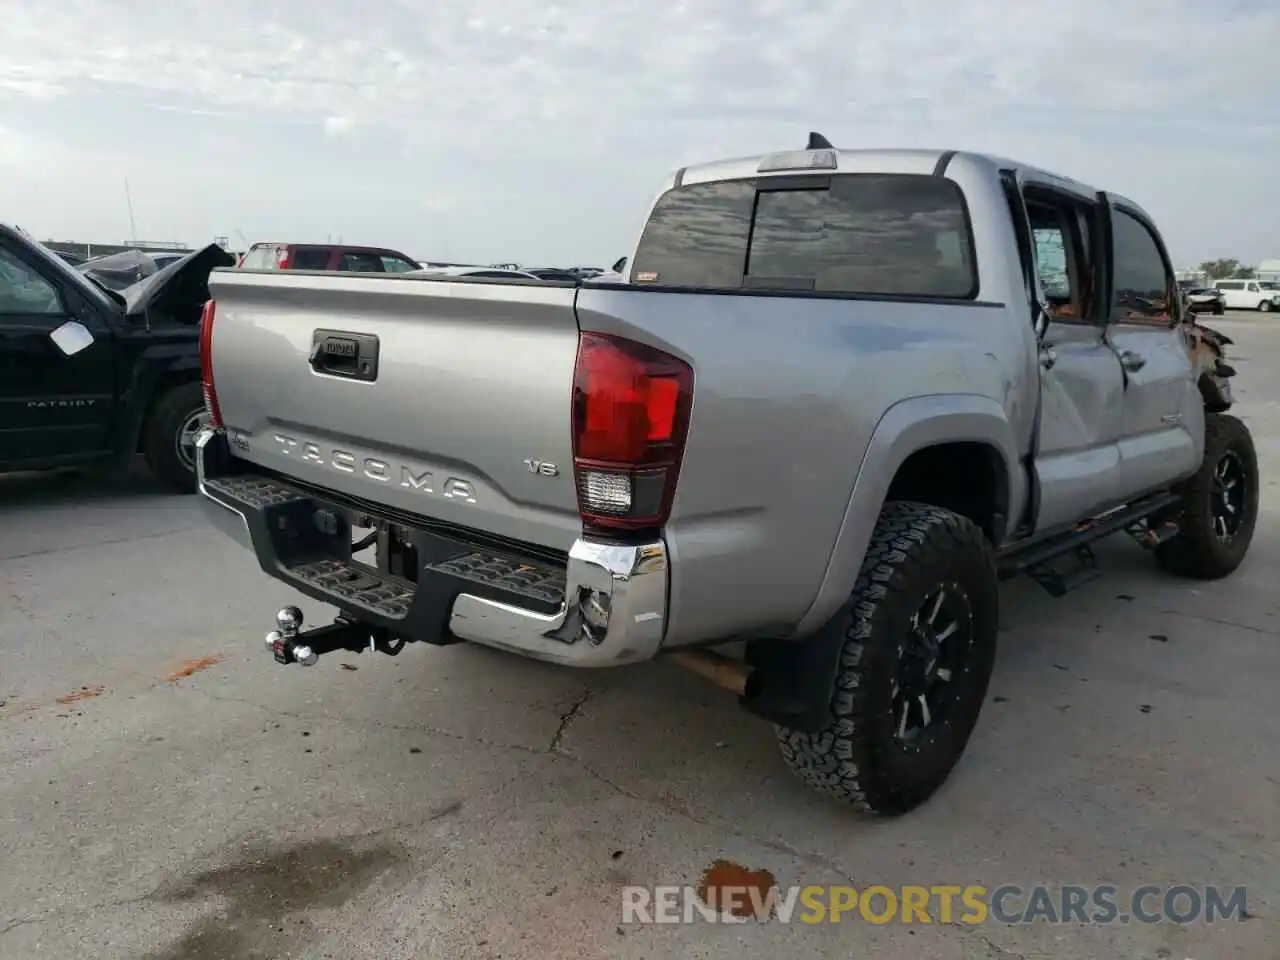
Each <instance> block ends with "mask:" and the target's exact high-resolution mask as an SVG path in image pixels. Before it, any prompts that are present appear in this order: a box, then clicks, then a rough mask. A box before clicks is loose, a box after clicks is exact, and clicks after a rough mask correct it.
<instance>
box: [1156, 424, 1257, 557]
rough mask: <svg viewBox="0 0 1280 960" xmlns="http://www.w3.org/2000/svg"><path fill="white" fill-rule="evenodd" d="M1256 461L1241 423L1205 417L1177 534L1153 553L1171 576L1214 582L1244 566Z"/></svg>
mask: <svg viewBox="0 0 1280 960" xmlns="http://www.w3.org/2000/svg"><path fill="white" fill-rule="evenodd" d="M1258 493H1259V489H1258V456H1257V453H1256V451H1255V450H1254V446H1253V436H1252V435H1251V434H1250V433H1249V428H1248V427H1247V426H1245V424H1244V423H1243V421H1241V420H1240V419H1238V418H1237V417H1233V416H1231V415H1230V414H1227V413H1210V414H1207V415H1206V416H1205V437H1204V459H1203V460H1202V461H1201V464H1200V470H1199V472H1198V473H1196V475H1195V476H1193V477H1192V478H1191V479H1190V480H1188V481H1187V483H1186V486H1185V487H1184V488H1183V491H1182V503H1181V504H1180V505H1179V507H1178V526H1179V532H1178V535H1177V536H1175V537H1174V538H1173V539H1172V540H1169V541H1167V542H1165V543H1163V544H1161V545H1160V546H1159V547H1158V548H1157V549H1156V562H1157V563H1159V564H1160V566H1161V567H1163V568H1164V569H1165V570H1168V571H1169V572H1170V573H1175V574H1178V575H1179V576H1184V577H1194V578H1196V579H1200V580H1216V579H1219V578H1221V577H1225V576H1227V575H1228V574H1230V573H1232V572H1234V571H1235V569H1236V568H1237V567H1238V566H1240V564H1241V563H1242V562H1243V561H1244V557H1245V554H1246V553H1248V552H1249V545H1250V543H1251V542H1252V541H1253V531H1254V528H1255V526H1256V525H1257V522H1258Z"/></svg>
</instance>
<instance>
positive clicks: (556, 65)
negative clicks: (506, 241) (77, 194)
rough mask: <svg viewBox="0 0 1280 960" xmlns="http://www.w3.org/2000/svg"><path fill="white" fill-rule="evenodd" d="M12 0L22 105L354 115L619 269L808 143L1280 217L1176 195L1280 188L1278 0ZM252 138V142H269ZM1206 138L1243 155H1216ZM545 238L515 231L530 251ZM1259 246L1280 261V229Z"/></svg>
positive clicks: (7, 68) (392, 150) (484, 196)
mask: <svg viewBox="0 0 1280 960" xmlns="http://www.w3.org/2000/svg"><path fill="white" fill-rule="evenodd" d="M5 6H6V14H5V28H4V30H3V31H2V32H0V97H4V96H8V97H10V98H15V99H29V98H31V97H33V96H40V97H43V98H45V102H46V103H50V102H52V103H54V104H59V103H61V104H71V103H73V102H74V101H75V99H76V98H77V97H84V96H86V95H90V94H93V93H95V92H101V91H114V92H116V93H118V94H119V95H121V96H129V97H134V98H137V99H138V100H139V101H142V102H148V103H152V104H158V103H179V102H180V103H182V104H185V105H187V106H188V108H189V109H188V112H189V113H190V112H194V111H208V112H210V113H230V114H238V115H245V116H248V117H250V118H252V119H253V120H254V122H256V123H259V124H273V123H275V124H289V125H292V124H311V125H313V129H318V130H321V131H323V132H324V133H326V134H328V135H329V136H330V137H334V136H341V135H343V134H345V133H347V132H349V130H350V128H351V118H355V117H358V118H359V119H360V129H361V134H362V135H361V138H360V141H361V142H362V143H363V142H365V141H366V140H368V141H369V142H371V143H376V144H378V146H377V149H378V151H379V153H378V156H379V163H380V164H381V170H380V176H382V178H383V180H384V181H385V182H386V184H387V189H388V191H392V190H395V191H396V192H402V191H403V189H404V188H405V187H406V186H407V185H408V184H409V183H410V182H411V180H412V179H414V178H415V177H416V178H420V177H422V176H425V175H427V174H429V175H430V177H431V178H432V180H433V183H432V189H433V190H434V189H436V187H437V186H438V184H437V183H436V182H435V181H439V180H440V179H441V178H443V179H444V180H445V181H447V182H446V183H444V184H439V186H441V188H442V189H443V190H444V192H447V193H448V194H449V195H451V196H453V195H455V194H456V195H459V196H461V195H464V194H465V195H467V196H470V197H471V198H472V199H471V200H469V201H466V202H464V201H463V200H461V199H460V200H459V202H458V203H457V204H456V205H455V208H454V209H455V210H456V213H455V214H450V216H457V217H458V218H462V217H465V216H467V215H468V214H467V212H466V211H468V210H470V215H471V216H473V217H474V216H475V215H477V214H478V213H484V214H485V215H486V216H487V217H489V218H490V219H492V218H494V217H502V216H509V217H512V218H521V219H522V220H524V219H529V218H531V217H534V216H542V217H544V218H545V217H547V216H549V215H552V208H553V207H554V206H556V205H559V206H563V205H564V204H565V202H566V200H567V199H568V198H569V197H570V195H571V196H572V202H573V203H574V204H575V206H576V207H578V208H580V209H582V210H584V211H585V210H592V209H594V214H593V216H594V221H593V222H594V223H595V225H594V226H593V225H592V224H591V222H588V221H591V217H590V216H587V215H586V214H583V216H581V217H579V216H578V211H577V210H575V211H570V212H568V214H567V215H566V216H564V217H562V218H557V222H560V223H562V224H563V225H564V226H566V227H567V226H568V225H569V224H572V225H573V226H574V227H575V229H582V230H586V231H587V232H588V233H587V235H588V236H592V238H593V239H592V242H593V243H596V242H605V238H606V237H611V238H613V239H610V240H607V242H608V243H610V244H613V246H611V247H610V248H609V250H608V251H607V252H608V253H609V254H612V252H613V249H614V248H615V247H621V246H625V244H626V243H627V242H629V235H628V231H633V230H634V227H635V220H636V217H637V216H639V215H640V212H639V211H638V210H637V209H635V208H634V207H628V206H627V205H628V204H637V203H638V204H640V206H641V208H642V207H643V204H644V202H645V201H647V199H648V198H649V197H650V196H651V194H652V191H653V189H654V187H655V186H656V184H657V181H658V179H659V178H660V176H661V174H662V173H663V172H665V171H666V170H668V169H672V168H674V167H677V166H680V165H683V164H685V163H691V162H697V161H700V160H705V159H711V158H714V157H717V156H721V155H734V154H743V153H756V152H763V151H767V150H772V149H777V148H778V147H779V146H782V145H785V144H788V143H792V142H798V141H799V140H800V138H802V137H803V136H804V133H805V132H807V131H808V130H809V129H819V130H822V131H823V132H824V133H826V134H827V135H828V136H830V137H831V138H832V139H833V140H834V141H835V142H836V143H837V144H839V145H842V146H850V147H856V146H864V145H865V146H880V145H903V146H940V147H960V148H977V149H988V150H992V151H998V152H1001V153H1004V154H1008V155H1014V156H1018V157H1025V158H1026V159H1028V160H1030V161H1032V162H1036V163H1039V164H1041V165H1046V166H1050V167H1052V168H1054V169H1057V170H1060V171H1061V172H1063V173H1066V174H1068V175H1073V176H1078V177H1079V178H1081V179H1086V180H1088V179H1090V178H1094V179H1096V178H1110V181H1109V182H1108V183H1105V184H1103V185H1104V186H1114V185H1115V184H1116V183H1117V182H1118V183H1119V184H1120V185H1119V186H1118V187H1117V188H1118V189H1120V190H1122V191H1123V192H1129V193H1134V192H1135V188H1136V190H1137V191H1139V192H1140V191H1141V190H1142V189H1144V185H1145V184H1148V183H1150V182H1151V181H1152V179H1153V178H1152V177H1151V176H1150V172H1151V169H1152V168H1153V167H1159V169H1160V170H1161V171H1162V173H1161V176H1160V177H1159V178H1158V179H1163V180H1167V181H1170V182H1169V183H1168V184H1167V185H1166V186H1162V187H1160V188H1159V190H1158V191H1155V190H1153V192H1152V193H1151V195H1149V196H1141V197H1139V198H1138V199H1140V200H1141V201H1143V202H1144V203H1146V205H1148V206H1151V207H1153V208H1155V210H1156V212H1157V213H1159V214H1163V215H1165V216H1166V217H1172V218H1173V220H1174V223H1175V225H1174V229H1175V231H1176V232H1178V234H1179V237H1180V238H1182V239H1184V240H1185V241H1186V242H1187V243H1189V244H1204V243H1209V242H1212V243H1217V244H1226V243H1228V242H1229V241H1230V238H1229V237H1227V236H1226V235H1225V233H1226V231H1228V229H1229V225H1228V224H1227V223H1226V221H1225V219H1224V218H1225V217H1226V216H1228V215H1229V214H1231V215H1233V212H1235V211H1239V212H1244V211H1246V210H1249V209H1254V208H1256V206H1257V204H1258V202H1259V201H1260V200H1261V199H1262V198H1263V197H1264V196H1265V197H1267V198H1270V199H1269V202H1270V203H1271V205H1272V207H1274V206H1275V205H1276V204H1277V203H1280V197H1277V190H1280V187H1277V186H1275V185H1274V184H1272V183H1270V182H1268V183H1254V182H1249V181H1247V180H1244V181H1241V178H1240V176H1236V177H1232V178H1227V177H1222V178H1220V179H1221V182H1220V185H1215V186H1214V188H1213V189H1215V190H1218V191H1220V193H1219V194H1218V195H1216V196H1214V197H1213V198H1212V202H1211V203H1210V202H1207V201H1206V202H1204V203H1203V204H1202V207H1203V209H1202V207H1201V206H1196V205H1195V203H1192V204H1191V206H1190V207H1189V208H1188V209H1194V210H1195V211H1196V213H1195V216H1194V218H1193V216H1192V215H1191V214H1190V213H1187V212H1185V211H1183V212H1181V213H1180V212H1179V211H1180V209H1181V208H1182V206H1183V205H1184V204H1185V202H1186V201H1185V200H1184V199H1183V198H1180V197H1179V195H1178V191H1179V189H1182V188H1178V187H1177V186H1176V185H1175V184H1174V183H1173V181H1176V180H1178V179H1181V180H1182V181H1183V182H1184V183H1186V182H1195V183H1201V182H1203V180H1204V178H1205V177H1213V176H1216V175H1217V174H1218V173H1219V172H1220V171H1221V170H1223V169H1225V168H1226V167H1227V166H1229V165H1232V164H1234V165H1235V166H1236V167H1237V168H1238V169H1239V170H1240V171H1242V172H1243V174H1244V176H1245V177H1248V176H1249V175H1251V174H1252V173H1256V174H1257V176H1258V177H1259V178H1266V176H1267V175H1266V170H1267V169H1268V167H1269V165H1270V164H1272V163H1273V162H1274V157H1275V156H1276V155H1277V154H1276V151H1277V148H1278V146H1280V144H1278V143H1277V140H1278V139H1280V134H1278V133H1277V131H1280V72H1278V71H1277V70H1276V66H1275V57H1276V49H1277V45H1278V44H1280V7H1277V6H1276V5H1275V4H1271V5H1269V6H1264V5H1261V4H1256V5H1254V6H1253V7H1252V8H1249V7H1247V6H1246V5H1244V4H1242V3H1240V2H1235V3H1233V2H1232V0H1217V2H1215V3H1209V2H1208V0H1203V2H1201V0H1195V2H1192V0H1166V2H1161V3H1158V2H1155V0H1077V2H1075V3H1071V4H1066V3H1062V2H1061V0H1020V2H1017V3H1013V2H1009V0H973V2H970V3H957V2H955V0H902V2H900V3H896V4H888V3H884V2H883V0H878V2H875V3H872V2H868V0H808V2H806V3H802V4H797V3H795V2H794V0H660V2H659V3H656V4H631V5H623V4H614V3H601V2H599V0H594V2H588V0H555V2H550V3H548V2H546V0H538V2H534V0H471V2H469V3H468V4H466V5H463V6H458V5H453V4H441V3H433V2H430V0H416V2H415V0H382V2H380V3H378V4H377V5H376V9H375V7H373V6H370V5H369V4H367V3H361V2H357V0H309V2H305V3H304V2H302V0H282V2H280V3H277V4H274V5H271V6H268V7H263V6H261V5H259V4H256V3H250V2H248V0H220V2H219V3H217V4H215V5H203V4H202V5H196V4H158V5H157V4H149V5H144V4H138V3H135V2H132V0H85V2H84V3H82V4H81V5H80V6H79V7H78V8H77V10H76V14H75V15H74V16H71V17H66V18H62V19H60V20H59V21H58V22H57V25H56V27H55V26H54V25H53V24H52V22H51V21H50V19H49V16H48V11H47V5H46V4H44V3H38V2H36V0H7V2H6V5H5ZM1227 36H1229V37H1230V38H1231V40H1230V42H1229V43H1219V41H1220V40H1221V38H1223V37H1227ZM1206 43H1209V44H1210V46H1211V48H1212V49H1211V53H1210V54H1206V53H1205V52H1204V51H1205V49H1206ZM174 109H177V108H174ZM247 136H248V139H247V142H246V147H247V149H249V150H251V151H252V150H254V149H257V150H259V151H261V150H264V149H266V148H267V146H268V144H269V134H268V133H261V132H260V131H258V130H257V129H255V130H254V131H251V132H250V133H249V134H248V135H247ZM1206 138H1209V140H1210V142H1220V143H1221V146H1222V151H1223V153H1224V154H1225V157H1230V160H1228V159H1226V158H1225V157H1224V156H1223V155H1219V156H1218V157H1217V158H1216V159H1210V158H1208V157H1206V156H1204V154H1203V151H1202V150H1200V148H1199V147H1198V146H1197V144H1203V143H1204V142H1205V140H1206ZM255 144H256V147H255ZM277 149H278V147H277ZM370 149H373V148H370ZM402 153H404V154H407V156H406V157H404V158H402V156H401V154H402ZM311 162H312V164H313V166H314V167H315V168H316V169H317V170H319V169H321V168H323V167H324V165H325V164H327V163H330V162H334V163H336V162H337V161H330V160H328V159H327V158H321V157H313V160H312V161H311ZM344 162H356V161H355V160H351V159H349V160H347V161H344ZM263 166H264V167H265V166H266V162H265V158H264V160H263ZM1215 167H1216V169H1214V168H1215ZM335 169H336V168H335ZM1167 171H1174V172H1176V176H1164V172H1167ZM272 175H274V174H269V173H268V172H267V171H266V170H265V169H264V170H263V171H262V178H260V180H259V181H258V187H260V188H261V189H263V190H264V191H265V190H267V189H268V187H267V182H266V181H267V179H269V177H270V176H272ZM280 176H284V174H280ZM1233 179H1234V180H1236V181H1237V182H1235V183H1232V182H1231V181H1232V180H1233ZM1267 191H1270V192H1267ZM276 192H277V193H279V190H278V189H277V190H276ZM1197 192H1198V193H1203V191H1202V190H1200V189H1199V188H1198V190H1197ZM1250 195H1252V196H1253V200H1252V201H1251V200H1249V199H1248V198H1249V196H1250ZM337 202H340V200H339V198H335V203H337ZM441 215H442V216H443V215H444V214H443V213H442V214H441ZM388 216H390V214H388ZM1193 220H1194V222H1193ZM1275 221H1276V218H1274V217H1272V218H1271V219H1270V222H1271V223H1272V224H1274V223H1275ZM450 226H451V228H452V227H455V226H457V225H456V224H452V223H451V224H450ZM388 228H390V227H388ZM395 229H401V227H400V226H399V225H397V226H396V227H395ZM465 229H475V230H476V234H475V242H476V243H479V242H480V233H479V229H480V228H479V227H475V228H465ZM1206 230H1207V231H1208V232H1209V234H1210V235H1209V237H1206V236H1205V233H1206ZM1259 231H1260V232H1259ZM537 233H538V231H537V230H536V229H534V228H533V227H528V228H526V227H524V226H521V225H519V224H517V225H516V226H515V227H514V228H513V234H514V235H515V236H517V237H519V239H520V242H521V243H532V242H539V243H541V242H544V241H542V240H540V239H538V237H537ZM1251 237H1252V239H1251V240H1250V242H1251V243H1256V244H1263V245H1268V244H1269V245H1272V246H1274V247H1275V249H1276V251H1277V252H1280V227H1276V226H1268V227H1255V228H1254V234H1251ZM555 242H556V243H559V242H560V241H559V240H557V241H555ZM1233 249H1234V248H1233ZM493 255H494V256H502V255H503V254H502V252H501V251H494V254H493ZM579 255H580V256H581V255H585V254H579ZM1233 255H1234V254H1233ZM601 256H602V257H604V254H603V253H602V254H601ZM607 259H610V260H611V259H613V257H612V256H608V257H607Z"/></svg>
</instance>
